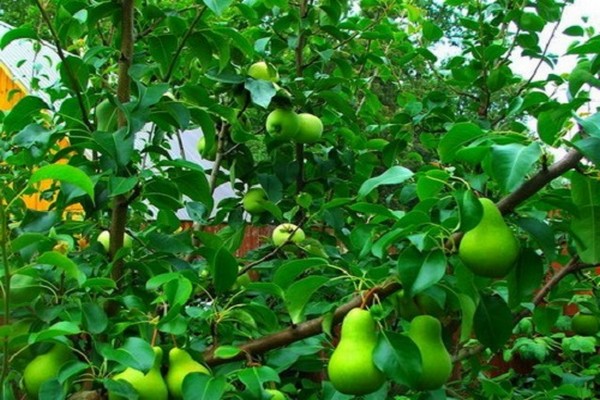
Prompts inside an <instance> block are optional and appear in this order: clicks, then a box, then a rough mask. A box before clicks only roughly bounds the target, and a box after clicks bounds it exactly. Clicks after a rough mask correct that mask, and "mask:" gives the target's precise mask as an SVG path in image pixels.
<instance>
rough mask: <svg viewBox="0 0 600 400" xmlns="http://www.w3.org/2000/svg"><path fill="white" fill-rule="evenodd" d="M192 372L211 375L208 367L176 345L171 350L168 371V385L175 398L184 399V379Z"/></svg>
mask: <svg viewBox="0 0 600 400" xmlns="http://www.w3.org/2000/svg"><path fill="white" fill-rule="evenodd" d="M192 372H200V373H202V374H206V375H209V374H210V372H209V371H208V369H206V367H205V366H204V365H202V364H200V363H199V362H197V361H194V359H193V358H192V356H190V355H189V353H188V352H186V351H185V350H182V349H180V348H177V347H174V348H172V349H171V351H169V372H168V373H167V387H168V388H169V393H171V396H172V397H173V398H175V399H183V380H184V379H185V377H186V376H187V375H188V374H190V373H192Z"/></svg>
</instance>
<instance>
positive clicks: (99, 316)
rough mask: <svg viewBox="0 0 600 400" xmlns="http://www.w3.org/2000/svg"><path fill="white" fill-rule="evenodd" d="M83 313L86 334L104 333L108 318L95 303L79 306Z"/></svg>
mask: <svg viewBox="0 0 600 400" xmlns="http://www.w3.org/2000/svg"><path fill="white" fill-rule="evenodd" d="M81 310H82V311H83V322H84V326H85V328H86V329H87V331H88V332H90V333H93V334H98V333H102V332H104V330H105V329H106V327H107V326H108V317H107V315H106V313H105V312H104V309H103V308H102V307H101V306H100V305H98V304H96V303H84V304H82V305H81Z"/></svg>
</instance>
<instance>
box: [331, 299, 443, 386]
mask: <svg viewBox="0 0 600 400" xmlns="http://www.w3.org/2000/svg"><path fill="white" fill-rule="evenodd" d="M408 337H409V338H410V339H411V340H412V341H413V342H414V343H415V344H416V346H417V348H418V349H419V352H420V354H421V362H422V370H421V374H420V375H419V377H418V379H417V380H416V382H414V389H417V390H434V389H437V388H439V387H441V386H442V385H443V384H444V383H445V382H446V381H447V380H448V378H449V377H450V374H451V372H452V360H451V358H450V354H449V353H448V351H447V350H446V347H445V346H444V343H443V341H442V328H441V324H440V321H439V320H438V319H437V318H435V317H432V316H430V315H420V316H417V317H415V318H414V319H413V320H412V321H411V323H410V328H409V330H408ZM376 345H377V331H376V324H375V321H374V319H373V317H372V316H371V313H370V312H369V311H367V310H363V309H360V308H354V309H352V310H351V311H350V312H349V313H348V314H347V315H346V317H345V318H344V320H343V322H342V330H341V338H340V342H339V343H338V345H337V347H336V349H335V350H334V352H333V354H332V355H331V358H330V359H329V364H328V366H327V372H328V374H329V379H330V381H331V384H332V385H333V387H334V388H335V389H336V390H337V391H339V392H341V393H344V394H351V395H356V396H358V395H366V394H369V393H373V392H375V391H377V390H379V389H380V388H381V387H382V385H383V383H384V382H385V375H384V373H383V372H382V371H380V370H379V369H378V368H377V366H376V365H375V362H374V359H373V351H374V350H375V347H376Z"/></svg>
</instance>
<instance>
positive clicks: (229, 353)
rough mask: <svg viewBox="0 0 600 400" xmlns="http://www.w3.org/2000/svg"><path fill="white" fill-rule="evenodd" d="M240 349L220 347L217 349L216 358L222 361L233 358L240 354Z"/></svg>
mask: <svg viewBox="0 0 600 400" xmlns="http://www.w3.org/2000/svg"><path fill="white" fill-rule="evenodd" d="M240 351H241V350H240V349H239V348H237V347H235V346H227V345H225V346H219V347H217V348H216V349H215V352H214V356H215V357H218V358H222V359H227V358H232V357H235V356H237V355H238V354H240Z"/></svg>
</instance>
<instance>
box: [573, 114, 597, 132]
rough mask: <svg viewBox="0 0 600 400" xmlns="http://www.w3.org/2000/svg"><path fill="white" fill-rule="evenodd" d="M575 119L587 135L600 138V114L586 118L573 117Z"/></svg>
mask: <svg viewBox="0 0 600 400" xmlns="http://www.w3.org/2000/svg"><path fill="white" fill-rule="evenodd" d="M575 119H576V120H577V122H579V125H580V126H581V127H582V128H583V130H584V131H585V132H586V133H587V134H588V135H590V136H593V137H597V138H600V112H599V113H595V114H593V115H591V116H589V117H587V118H581V117H578V116H575Z"/></svg>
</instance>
